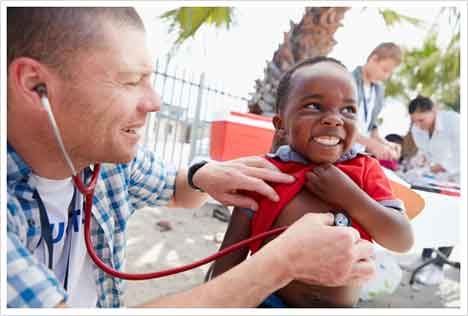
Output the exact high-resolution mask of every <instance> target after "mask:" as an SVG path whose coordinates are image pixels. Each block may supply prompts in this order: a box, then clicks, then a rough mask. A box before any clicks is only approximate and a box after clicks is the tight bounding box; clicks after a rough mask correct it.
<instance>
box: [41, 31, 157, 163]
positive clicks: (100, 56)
mask: <svg viewBox="0 0 468 316" xmlns="http://www.w3.org/2000/svg"><path fill="white" fill-rule="evenodd" d="M103 33H104V35H105V36H104V37H105V38H104V40H103V41H102V42H101V43H98V48H97V49H94V50H89V51H86V52H85V53H81V54H80V55H79V56H78V57H77V62H75V63H74V64H75V65H78V66H72V67H71V68H74V69H73V73H71V76H72V78H71V80H68V81H64V80H62V79H57V80H56V82H55V83H56V85H54V86H53V88H54V90H55V91H52V93H50V91H49V96H50V97H51V100H50V101H51V104H52V106H55V108H54V113H55V115H56V117H57V121H58V125H59V128H60V130H61V131H62V137H63V138H64V142H65V145H66V147H67V150H68V152H69V153H70V156H71V157H72V159H73V160H74V161H75V162H80V163H85V164H90V163H96V162H114V163H123V162H129V161H130V160H131V159H133V157H134V155H135V153H136V144H137V142H138V140H139V137H140V136H139V135H138V132H139V130H141V129H142V127H143V125H144V124H145V122H146V116H147V114H148V113H149V112H154V111H158V110H159V108H160V100H159V96H158V95H157V94H156V93H155V91H154V90H153V88H152V85H151V80H150V76H151V74H152V72H153V67H152V63H151V58H150V56H149V54H148V50H147V48H146V42H145V33H144V31H142V30H139V29H137V28H133V27H129V26H115V25H111V24H105V25H104V27H103ZM52 97H55V98H54V99H52Z"/></svg>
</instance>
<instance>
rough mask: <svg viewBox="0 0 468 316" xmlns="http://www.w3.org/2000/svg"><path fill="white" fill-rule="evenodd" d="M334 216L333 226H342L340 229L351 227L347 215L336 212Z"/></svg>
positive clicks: (342, 212) (343, 212)
mask: <svg viewBox="0 0 468 316" xmlns="http://www.w3.org/2000/svg"><path fill="white" fill-rule="evenodd" d="M334 214H335V220H334V222H333V224H334V225H335V226H342V227H345V226H351V218H350V217H349V216H348V214H346V212H345V211H338V212H335V213H334Z"/></svg>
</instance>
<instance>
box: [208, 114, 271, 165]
mask: <svg viewBox="0 0 468 316" xmlns="http://www.w3.org/2000/svg"><path fill="white" fill-rule="evenodd" d="M274 131H275V129H274V127H273V123H272V118H271V117H264V116H260V115H256V114H250V113H249V114H246V113H239V112H230V113H229V116H228V117H227V118H224V119H222V120H215V121H213V122H212V123H211V148H210V155H211V158H212V159H215V160H221V161H223V160H230V159H235V158H239V157H245V156H259V155H264V154H266V153H268V152H270V148H271V143H272V141H273V135H274Z"/></svg>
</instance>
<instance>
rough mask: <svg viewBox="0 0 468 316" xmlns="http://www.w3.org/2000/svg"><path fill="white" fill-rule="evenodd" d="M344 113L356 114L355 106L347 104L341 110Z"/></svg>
mask: <svg viewBox="0 0 468 316" xmlns="http://www.w3.org/2000/svg"><path fill="white" fill-rule="evenodd" d="M341 112H342V113H345V114H356V108H355V107H354V106H347V107H344V108H343V109H342V110H341Z"/></svg>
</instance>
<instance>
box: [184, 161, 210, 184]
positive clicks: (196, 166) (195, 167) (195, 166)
mask: <svg viewBox="0 0 468 316" xmlns="http://www.w3.org/2000/svg"><path fill="white" fill-rule="evenodd" d="M207 163H208V161H206V160H201V161H199V162H197V163H194V164H193V165H191V166H190V167H189V168H188V172H187V182H188V184H189V185H190V187H191V188H192V189H194V190H197V191H200V192H205V191H203V190H202V189H200V188H199V187H197V186H196V185H195V184H193V176H194V175H195V172H197V171H198V170H200V168H201V167H203V166H204V165H206V164H207Z"/></svg>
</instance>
